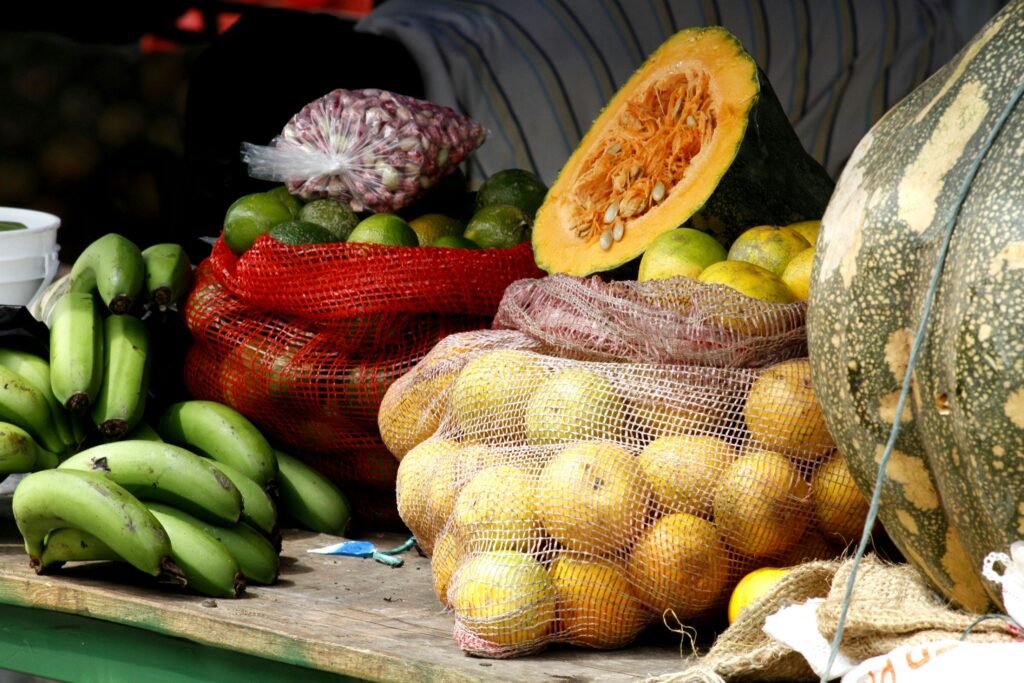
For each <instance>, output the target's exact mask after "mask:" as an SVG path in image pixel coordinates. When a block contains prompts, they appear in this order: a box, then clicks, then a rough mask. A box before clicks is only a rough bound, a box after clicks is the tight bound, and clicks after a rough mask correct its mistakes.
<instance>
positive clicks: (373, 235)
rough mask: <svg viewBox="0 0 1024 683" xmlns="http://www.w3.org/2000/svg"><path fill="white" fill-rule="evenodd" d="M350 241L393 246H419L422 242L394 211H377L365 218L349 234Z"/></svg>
mask: <svg viewBox="0 0 1024 683" xmlns="http://www.w3.org/2000/svg"><path fill="white" fill-rule="evenodd" d="M348 241H349V242H369V243H370V244H384V245H387V246H391V247H417V246H419V244H420V240H419V238H418V237H416V233H415V232H413V229H412V228H410V227H409V224H408V223H406V222H405V221H403V220H402V219H401V218H399V217H398V216H396V215H395V214H393V213H375V214H373V215H372V216H370V217H368V218H364V219H363V220H361V221H360V222H359V225H357V226H356V227H355V230H353V231H352V234H351V235H349V236H348Z"/></svg>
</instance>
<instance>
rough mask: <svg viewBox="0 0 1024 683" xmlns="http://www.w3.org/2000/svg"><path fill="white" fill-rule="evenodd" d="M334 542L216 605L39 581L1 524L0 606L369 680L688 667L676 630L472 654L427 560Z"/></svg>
mask: <svg viewBox="0 0 1024 683" xmlns="http://www.w3.org/2000/svg"><path fill="white" fill-rule="evenodd" d="M337 540H339V539H337V538H335V537H331V536H323V535H317V534H312V533H306V532H289V533H288V534H287V535H286V537H285V541H284V546H283V549H282V569H281V580H280V581H279V582H278V583H277V584H276V585H274V586H269V587H260V586H252V587H250V588H249V590H248V591H247V593H246V595H245V596H244V597H243V598H240V599H237V600H210V599H207V598H202V597H199V596H195V595H191V594H188V593H187V592H184V591H181V590H177V589H174V588H172V587H168V586H159V585H155V584H153V583H151V582H148V577H139V576H138V575H137V573H132V572H130V571H126V570H124V569H121V568H118V567H116V566H115V565H111V564H108V563H92V564H82V565H78V566H75V567H68V568H66V569H64V570H62V571H61V573H59V574H56V575H51V576H36V575H35V573H34V572H32V570H31V569H29V567H28V562H27V558H26V555H25V552H24V549H23V547H22V546H21V543H20V539H19V538H18V537H17V531H16V530H15V529H13V525H11V524H10V522H6V523H5V524H4V525H3V527H0V602H4V603H8V604H13V605H21V606H28V607H38V608H43V609H49V610H57V611H62V612H70V613H75V614H80V615H84V616H90V617H95V618H99V619H105V620H108V621H113V622H117V623H121V624H128V625H132V626H136V627H139V628H142V629H148V630H150V631H155V632H158V633H164V634H168V635H173V636H178V637H182V638H187V639H189V640H192V641H194V642H198V643H203V644H207V645H212V646H216V647H221V648H225V649H228V650H233V651H237V652H242V653H247V654H251V655H256V656H260V657H266V658H269V659H274V660H278V661H283V662H287V663H290V664H298V665H301V666H306V667H310V668H314V669H319V670H323V671H329V672H334V673H339V674H344V675H347V676H352V677H355V678H361V679H366V680H371V681H402V682H403V683H404V682H406V681H425V682H434V683H476V682H479V681H542V680H562V681H566V680H568V681H577V682H579V683H583V682H593V683H613V682H616V681H626V680H635V679H637V678H638V677H643V676H646V675H653V674H660V673H667V672H672V671H680V670H682V669H684V668H686V666H687V661H686V660H684V659H682V658H681V656H680V648H679V641H678V639H677V638H676V636H674V635H672V634H670V633H668V634H667V635H666V634H665V633H662V634H661V635H657V634H655V635H652V636H651V637H650V638H649V639H647V641H646V642H644V643H642V644H639V645H635V646H633V647H630V648H627V649H623V650H617V651H611V652H601V651H591V650H581V649H576V648H568V647H553V648H550V649H549V650H547V651H545V652H543V653H541V654H539V655H533V656H530V657H525V658H518V659H512V660H484V659H477V658H473V657H468V656H466V655H464V654H463V653H462V652H461V651H460V650H459V648H458V646H457V645H456V644H455V642H454V640H453V639H452V635H451V633H452V625H453V619H452V616H451V615H450V614H447V613H445V612H444V611H443V610H442V609H441V607H440V606H439V604H438V602H437V598H436V597H435V596H434V593H433V589H432V587H431V580H430V560H429V559H427V558H424V557H421V556H419V555H418V554H417V553H415V552H409V553H406V554H404V555H403V556H402V557H403V559H404V560H405V564H404V565H403V566H402V567H400V568H390V567H387V566H385V565H383V564H380V563H378V562H374V561H373V560H363V559H356V558H347V557H344V558H343V557H332V556H322V555H313V554H310V553H307V552H306V551H307V550H308V549H309V548H315V547H318V546H322V545H327V544H329V543H333V542H337ZM366 540H370V541H373V542H374V543H375V544H376V545H377V546H378V547H380V548H390V547H394V546H397V545H399V544H400V543H401V542H402V541H403V540H404V539H403V538H402V537H401V536H399V535H396V534H373V535H369V536H367V537H366ZM673 639H674V640H673Z"/></svg>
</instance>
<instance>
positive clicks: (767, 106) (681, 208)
mask: <svg viewBox="0 0 1024 683" xmlns="http://www.w3.org/2000/svg"><path fill="white" fill-rule="evenodd" d="M686 70H693V71H694V72H696V73H701V74H707V75H708V77H709V80H708V90H709V93H710V95H709V96H710V98H711V99H712V101H713V102H714V107H715V116H714V124H713V128H714V133H713V135H712V136H711V138H710V140H708V141H706V142H705V143H704V145H703V147H702V148H701V150H700V152H699V153H698V154H697V155H696V156H694V157H693V159H692V160H691V161H690V163H689V166H688V167H687V169H686V171H685V172H684V174H683V176H682V179H681V180H679V181H678V182H676V184H675V185H674V186H673V187H671V188H668V190H667V195H666V196H665V199H664V201H660V202H657V203H655V204H653V205H652V206H651V207H650V208H648V209H646V212H645V213H643V214H641V215H639V216H637V217H633V218H630V219H627V220H625V221H624V228H625V229H624V231H622V234H621V241H615V242H614V243H613V244H611V246H610V247H609V246H608V245H607V244H605V245H604V246H602V244H601V243H600V242H601V241H600V240H599V239H598V238H597V236H596V235H595V236H591V237H589V238H581V237H579V236H578V235H577V234H576V233H575V232H574V231H573V226H574V225H575V223H576V222H577V221H576V218H577V217H578V213H579V212H578V210H577V209H576V208H575V205H574V204H573V197H574V196H575V195H574V193H575V192H577V190H578V183H579V180H580V174H581V173H583V172H585V171H586V168H587V167H588V164H589V163H590V162H591V161H592V160H593V158H594V154H595V153H596V151H599V150H602V149H603V148H604V147H605V146H606V145H607V142H608V134H609V131H610V130H611V129H614V128H615V127H616V126H618V117H619V116H620V114H621V112H622V111H624V109H625V107H626V106H627V104H629V103H630V102H631V101H632V100H634V98H639V97H641V96H642V95H643V94H644V93H645V92H647V90H648V89H649V88H650V87H651V86H652V84H655V83H657V82H659V80H660V79H663V78H672V77H674V76H675V75H677V74H679V73H682V72H684V71H686ZM679 125H685V122H680V124H679ZM832 189H833V182H832V179H831V178H830V177H829V176H828V173H827V172H826V171H825V170H824V169H823V168H822V167H821V165H820V164H818V163H817V162H816V161H815V160H814V159H812V158H811V157H810V156H809V155H808V154H807V153H806V151H805V150H804V149H803V146H802V145H801V143H800V140H799V138H797V136H796V133H795V132H794V131H793V128H792V126H791V125H790V123H789V120H788V118H787V117H786V114H785V112H784V111H783V109H782V106H781V105H780V104H779V102H778V99H777V98H776V96H775V93H774V91H772V89H771V85H770V84H769V83H768V79H767V77H766V76H765V74H764V73H763V72H761V71H760V70H759V69H758V68H757V65H756V64H755V62H754V60H753V58H752V57H751V56H750V55H749V54H747V52H746V51H745V50H744V49H743V47H742V45H740V43H739V41H738V40H737V39H736V38H735V37H734V36H733V35H732V34H730V33H729V32H728V31H726V30H725V29H723V28H720V27H710V28H693V29H686V30H683V31H680V32H679V33H677V34H675V35H674V36H672V37H671V38H670V39H669V40H668V41H666V42H665V43H664V44H663V45H662V46H661V47H659V48H658V49H657V50H656V51H655V52H654V53H653V54H652V55H651V56H650V57H649V58H648V59H647V61H646V62H644V64H643V65H642V66H641V67H640V68H639V69H637V71H636V72H635V73H634V74H633V76H632V77H631V78H630V79H629V81H628V82H627V83H626V84H625V85H624V86H623V87H622V88H621V89H620V90H619V91H618V92H617V93H616V95H615V97H614V98H612V100H611V101H610V102H609V103H608V105H607V106H606V107H605V108H604V110H603V111H602V112H601V114H600V115H599V116H598V118H597V119H596V120H595V121H594V123H593V125H592V126H591V127H590V130H589V131H588V132H587V134H586V135H585V136H584V138H583V140H582V141H581V142H580V144H579V145H578V146H577V148H576V150H575V151H574V152H573V154H572V156H571V157H570V158H569V160H568V161H567V162H566V164H565V166H564V167H563V168H562V170H561V172H560V173H559V176H558V179H557V180H556V181H555V183H554V184H553V185H552V186H551V188H550V190H549V191H548V194H547V196H546V198H545V201H544V204H543V205H542V206H541V208H540V210H539V211H538V213H537V216H536V219H535V223H534V228H533V248H534V255H535V257H536V260H537V264H538V265H539V266H540V267H541V268H543V269H544V270H546V271H548V272H550V273H555V272H559V273H568V274H571V275H589V274H591V273H594V272H598V271H607V270H611V269H614V268H616V267H618V266H620V265H622V264H624V263H627V262H629V261H631V260H633V259H635V258H636V257H638V256H639V255H640V254H642V253H643V251H644V250H645V249H646V248H647V245H648V244H650V243H651V242H652V241H653V240H654V239H655V238H656V237H658V235H660V234H662V233H664V232H667V231H668V230H672V229H673V228H677V227H679V226H681V225H684V224H685V225H688V226H689V227H694V228H697V229H699V230H704V231H705V232H710V233H712V234H714V235H715V236H716V237H718V238H719V239H720V241H722V242H723V244H728V243H729V242H731V241H732V238H733V237H734V236H735V235H737V234H739V232H741V231H742V230H744V229H746V228H749V227H751V226H754V225H758V224H764V223H768V224H780V225H784V224H788V223H793V222H796V221H800V220H805V219H815V218H819V217H820V216H821V214H822V212H823V211H824V209H825V205H826V204H827V202H828V198H829V196H830V195H831V193H832ZM605 208H606V207H605V206H603V205H602V206H599V207H598V208H596V209H595V210H594V211H593V212H591V215H592V216H596V215H599V214H600V213H601V212H603V211H605Z"/></svg>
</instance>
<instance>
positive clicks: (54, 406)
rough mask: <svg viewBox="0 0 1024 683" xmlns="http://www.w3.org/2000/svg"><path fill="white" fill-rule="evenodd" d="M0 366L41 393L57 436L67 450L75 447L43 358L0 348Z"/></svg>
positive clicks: (68, 423) (65, 415) (66, 418)
mask: <svg viewBox="0 0 1024 683" xmlns="http://www.w3.org/2000/svg"><path fill="white" fill-rule="evenodd" d="M0 365H5V366H7V367H8V368H10V369H11V370H14V371H15V372H16V373H18V374H19V375H21V376H22V378H23V379H24V380H25V381H27V382H28V383H29V384H31V385H32V386H34V387H35V388H36V389H38V390H39V392H40V393H42V395H43V398H45V399H46V404H47V405H48V406H49V408H50V417H51V418H52V419H53V426H54V427H55V428H56V431H57V436H59V437H60V440H61V441H63V442H64V444H65V445H66V446H68V447H69V448H73V447H74V446H76V445H77V443H76V441H75V437H74V434H73V433H72V431H71V421H70V420H69V418H68V414H67V412H66V411H65V410H64V406H62V405H61V404H60V402H59V401H58V400H57V397H56V396H54V395H53V389H52V388H50V363H49V361H47V360H46V359H45V358H42V357H40V356H37V355H35V354H34V353H28V352H27V351H20V350H18V349H4V348H0Z"/></svg>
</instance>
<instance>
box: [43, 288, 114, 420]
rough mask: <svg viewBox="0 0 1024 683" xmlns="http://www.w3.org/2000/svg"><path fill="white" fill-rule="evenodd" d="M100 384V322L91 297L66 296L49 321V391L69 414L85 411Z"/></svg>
mask: <svg viewBox="0 0 1024 683" xmlns="http://www.w3.org/2000/svg"><path fill="white" fill-rule="evenodd" d="M102 381H103V319H102V318H101V317H100V309H99V306H98V305H97V304H96V299H95V298H94V297H93V295H92V294H89V293H82V292H68V293H67V294H66V295H65V296H64V297H63V298H62V299H61V300H60V301H58V302H57V305H56V306H55V307H54V309H53V318H52V320H51V321H50V388H51V389H53V395H54V396H56V397H57V400H58V401H60V403H61V404H62V405H63V406H64V407H65V408H67V409H68V410H71V411H84V410H85V409H86V408H88V407H89V405H90V404H91V403H92V402H93V401H94V400H95V399H96V395H97V394H99V391H100V385H101V383H102Z"/></svg>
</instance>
